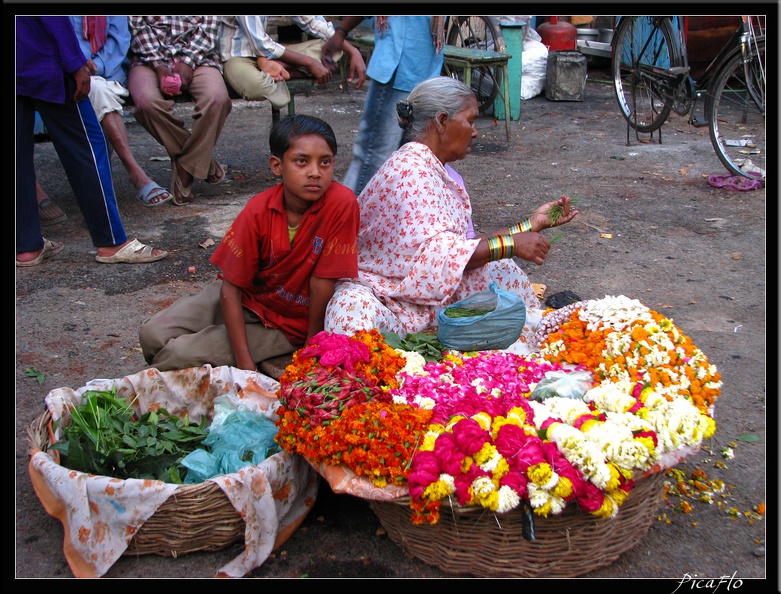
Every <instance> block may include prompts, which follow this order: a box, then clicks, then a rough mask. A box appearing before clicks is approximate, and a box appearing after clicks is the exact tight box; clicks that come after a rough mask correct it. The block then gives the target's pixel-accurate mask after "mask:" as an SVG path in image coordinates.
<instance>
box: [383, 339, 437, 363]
mask: <svg viewBox="0 0 781 594" xmlns="http://www.w3.org/2000/svg"><path fill="white" fill-rule="evenodd" d="M382 335H383V337H384V338H385V342H386V343H387V344H388V346H390V347H392V348H394V349H401V350H404V351H414V352H416V353H418V354H420V355H421V356H422V357H423V358H424V359H425V360H426V361H441V360H442V357H443V354H442V351H443V350H444V347H443V346H442V344H441V343H440V342H439V339H438V338H437V335H436V334H433V333H431V332H415V333H412V334H407V335H406V336H405V337H404V338H401V337H400V336H399V335H398V334H396V333H395V332H383V333H382Z"/></svg>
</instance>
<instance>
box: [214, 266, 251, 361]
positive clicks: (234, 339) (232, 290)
mask: <svg viewBox="0 0 781 594" xmlns="http://www.w3.org/2000/svg"><path fill="white" fill-rule="evenodd" d="M241 295H242V289H241V287H238V286H236V285H234V284H233V283H231V282H229V281H227V280H225V279H224V278H223V279H222V287H221V288H220V307H221V308H222V316H223V317H224V318H225V329H226V330H227V332H228V340H229V341H230V344H231V349H232V350H233V356H234V358H235V359H236V367H237V368H239V369H247V370H250V371H255V370H256V369H257V365H256V364H255V361H254V360H253V359H252V354H251V353H250V350H249V343H248V342H247V328H246V326H245V325H244V309H243V306H242V304H241Z"/></svg>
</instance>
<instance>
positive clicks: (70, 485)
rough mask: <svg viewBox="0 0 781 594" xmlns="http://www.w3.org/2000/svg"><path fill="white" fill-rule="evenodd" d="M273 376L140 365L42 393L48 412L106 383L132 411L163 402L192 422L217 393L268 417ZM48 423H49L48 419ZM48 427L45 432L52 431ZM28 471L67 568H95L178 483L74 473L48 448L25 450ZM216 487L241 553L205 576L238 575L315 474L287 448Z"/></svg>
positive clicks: (266, 548)
mask: <svg viewBox="0 0 781 594" xmlns="http://www.w3.org/2000/svg"><path fill="white" fill-rule="evenodd" d="M278 387H279V384H278V383H277V382H276V381H275V380H273V379H272V378H270V377H267V376H264V375H261V374H259V373H255V372H250V371H244V370H240V369H236V368H233V367H225V366H223V367H214V368H212V367H211V366H209V365H204V366H203V367H198V368H191V369H183V370H178V371H166V372H161V371H158V370H156V369H149V370H145V371H142V372H139V373H137V374H135V375H131V376H127V377H124V378H121V379H116V380H100V379H99V380H92V381H91V382H89V383H88V384H87V385H85V386H84V387H82V388H79V389H78V390H72V389H70V388H58V389H56V390H52V391H51V392H50V393H49V394H48V395H47V397H46V405H47V407H48V409H49V411H50V412H51V415H52V420H53V421H57V420H58V419H60V418H63V417H66V418H67V415H68V409H69V406H70V405H71V404H75V405H78V404H81V401H82V395H83V394H84V392H86V391H87V390H111V389H114V388H116V391H117V396H119V397H121V398H124V399H126V400H128V401H131V400H132V399H133V398H135V397H137V398H138V400H137V403H136V404H137V405H138V409H139V410H140V411H142V412H145V411H147V410H149V409H150V408H152V407H157V406H161V407H165V408H166V409H167V410H168V411H169V412H170V413H171V414H175V415H177V416H181V415H182V414H183V413H185V412H187V413H188V414H189V416H190V419H191V420H193V421H195V422H198V421H199V420H200V418H201V417H202V416H203V415H204V414H210V412H211V409H212V403H213V401H214V399H215V398H216V397H217V396H220V395H226V396H227V397H228V398H229V400H230V401H231V403H232V404H233V405H234V406H236V407H237V408H241V409H245V410H251V411H253V412H255V413H256V414H260V415H264V416H266V417H267V418H276V410H277V407H278V406H279V403H278V401H277V399H276V397H275V395H274V393H275V392H276V390H277V389H278ZM53 425H54V423H53ZM56 436H57V433H56V432H55V437H56ZM29 471H30V478H31V480H32V483H33V487H34V488H35V492H36V494H37V495H38V498H39V499H40V500H41V502H42V503H43V505H44V508H45V509H46V511H47V512H48V513H49V514H51V515H52V516H54V517H56V518H57V519H59V520H60V521H61V522H62V524H63V528H64V529H65V544H64V547H63V549H64V552H65V556H66V558H67V560H68V563H69V565H70V567H71V570H72V571H73V574H74V575H75V576H76V577H100V576H102V575H104V574H105V573H106V572H107V571H108V570H109V568H110V567H111V566H112V565H113V564H114V562H115V561H116V560H117V559H118V558H119V557H120V556H121V555H122V553H123V552H124V551H125V550H126V549H127V547H128V543H129V542H130V540H131V539H132V538H133V536H134V534H135V533H136V532H137V531H138V529H139V528H140V527H141V526H142V525H143V523H144V522H145V521H146V520H147V519H148V518H150V517H151V516H152V515H153V514H154V513H155V511H156V510H157V508H158V507H159V506H160V505H162V504H163V503H164V502H165V501H166V500H167V499H168V498H169V497H170V496H171V495H175V493H176V490H177V489H178V488H180V486H179V485H175V484H168V483H163V482H160V481H153V480H134V479H130V480H120V479H115V478H110V477H105V476H95V475H90V474H85V473H82V472H76V471H73V470H69V469H67V468H64V467H62V466H60V465H59V464H58V459H57V457H56V452H52V453H51V454H50V453H49V452H43V451H40V450H37V451H35V452H33V454H32V457H31V459H30V464H29ZM210 480H211V481H213V482H215V483H216V484H217V485H219V487H220V488H221V489H222V490H223V492H224V493H225V495H226V496H227V497H228V499H229V500H230V502H231V504H232V505H233V506H234V508H236V510H237V512H238V513H239V514H240V515H241V516H242V517H243V518H244V519H245V521H246V532H245V547H244V549H243V550H242V553H241V554H240V555H239V556H238V557H236V558H235V559H233V560H231V561H230V562H229V563H228V564H227V565H225V566H224V567H222V568H220V569H218V570H217V571H216V572H215V576H222V577H241V576H244V575H246V574H247V573H249V572H250V571H251V570H252V569H254V568H255V567H258V566H259V565H261V564H262V563H263V562H264V561H265V560H266V559H267V558H268V556H269V554H270V553H271V551H272V550H273V549H274V548H276V547H277V546H279V545H281V544H282V543H283V542H285V540H287V538H288V537H289V536H290V535H291V534H292V533H293V531H294V530H295V529H296V528H297V527H298V525H299V524H300V523H301V522H302V521H303V519H304V518H305V517H306V515H307V513H308V512H309V510H310V509H311V508H312V506H313V505H314V502H315V498H316V496H317V486H318V478H317V474H316V473H315V472H313V470H312V469H311V467H310V466H309V464H307V463H306V462H305V461H304V459H303V458H301V457H300V456H297V455H291V454H288V453H287V452H281V453H278V454H274V455H273V456H270V457H269V458H267V459H266V460H265V461H263V462H262V463H261V464H258V465H257V466H245V467H244V468H242V469H241V470H240V471H238V472H235V473H232V474H228V475H221V476H217V477H214V478H212V479H210Z"/></svg>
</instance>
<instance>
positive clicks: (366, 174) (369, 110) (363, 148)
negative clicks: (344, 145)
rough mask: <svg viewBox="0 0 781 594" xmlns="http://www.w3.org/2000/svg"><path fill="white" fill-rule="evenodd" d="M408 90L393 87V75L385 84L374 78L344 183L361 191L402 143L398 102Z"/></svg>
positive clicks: (407, 94)
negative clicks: (397, 112) (397, 110)
mask: <svg viewBox="0 0 781 594" xmlns="http://www.w3.org/2000/svg"><path fill="white" fill-rule="evenodd" d="M408 96H409V91H397V90H396V89H394V88H393V79H391V80H390V82H388V83H385V84H382V83H378V82H377V81H376V80H371V81H370V84H369V90H368V91H367V93H366V102H365V103H364V106H363V116H361V123H360V124H359V126H358V134H357V135H356V137H355V142H354V143H353V160H352V162H351V163H350V166H349V167H348V169H347V173H346V174H345V176H344V181H342V183H343V184H344V185H345V186H347V187H348V188H350V189H351V190H352V191H353V192H355V195H356V196H357V195H359V194H360V193H361V191H362V190H363V188H364V186H365V185H366V184H367V183H368V182H369V180H370V179H371V178H372V176H373V175H374V174H375V173H377V170H378V169H379V168H380V167H381V166H382V164H383V163H385V161H386V160H387V159H388V157H390V156H391V153H392V152H393V151H395V150H396V149H397V148H399V146H401V138H402V133H403V132H404V130H402V128H401V127H400V126H399V120H398V116H397V115H396V102H397V101H399V100H400V99H406V98H407V97H408Z"/></svg>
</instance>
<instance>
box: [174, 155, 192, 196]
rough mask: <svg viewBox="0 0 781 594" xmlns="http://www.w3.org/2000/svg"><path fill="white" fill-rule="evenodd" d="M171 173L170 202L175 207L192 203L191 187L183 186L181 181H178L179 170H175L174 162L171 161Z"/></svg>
mask: <svg viewBox="0 0 781 594" xmlns="http://www.w3.org/2000/svg"><path fill="white" fill-rule="evenodd" d="M171 171H172V173H173V176H172V177H171V201H172V202H173V203H174V204H176V206H184V205H185V204H190V203H191V202H192V201H193V195H192V194H193V186H192V184H190V185H189V186H185V185H184V184H183V183H182V180H181V179H179V170H178V169H177V168H176V161H171Z"/></svg>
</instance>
